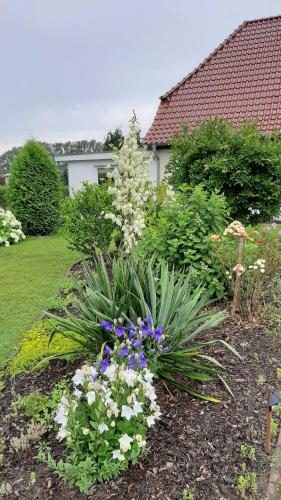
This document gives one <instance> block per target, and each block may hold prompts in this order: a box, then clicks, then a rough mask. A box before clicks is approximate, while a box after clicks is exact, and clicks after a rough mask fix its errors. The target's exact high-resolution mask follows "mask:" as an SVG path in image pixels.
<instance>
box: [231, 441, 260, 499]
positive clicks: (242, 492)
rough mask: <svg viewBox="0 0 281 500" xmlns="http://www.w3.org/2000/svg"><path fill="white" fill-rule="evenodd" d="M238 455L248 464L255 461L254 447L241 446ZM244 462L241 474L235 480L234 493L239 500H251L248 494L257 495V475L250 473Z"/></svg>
mask: <svg viewBox="0 0 281 500" xmlns="http://www.w3.org/2000/svg"><path fill="white" fill-rule="evenodd" d="M240 453H241V457H242V458H243V459H244V460H245V462H247V463H248V464H251V463H252V462H255V461H256V450H255V448H254V447H252V446H248V445H245V444H242V445H241V447H240ZM245 462H244V463H243V464H242V467H241V474H240V476H239V477H238V480H237V486H236V491H237V493H238V495H239V497H241V498H252V497H249V495H250V494H253V495H254V496H255V495H256V494H257V474H256V472H250V471H249V470H248V465H247V463H245Z"/></svg>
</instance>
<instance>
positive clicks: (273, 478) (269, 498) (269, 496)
mask: <svg viewBox="0 0 281 500" xmlns="http://www.w3.org/2000/svg"><path fill="white" fill-rule="evenodd" d="M272 458H273V460H274V465H273V468H272V470H271V473H270V477H269V481H268V486H267V493H266V500H277V499H278V500H279V496H277V494H278V493H279V491H278V490H279V488H280V490H281V429H280V432H279V437H278V441H277V446H276V449H275V451H274V454H273V456H272ZM280 498H281V496H280Z"/></svg>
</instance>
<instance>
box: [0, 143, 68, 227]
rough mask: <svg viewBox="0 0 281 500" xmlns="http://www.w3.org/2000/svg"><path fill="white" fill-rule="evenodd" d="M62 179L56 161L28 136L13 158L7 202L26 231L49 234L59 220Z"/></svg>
mask: <svg viewBox="0 0 281 500" xmlns="http://www.w3.org/2000/svg"><path fill="white" fill-rule="evenodd" d="M60 197H61V183H60V178H59V173H58V168H57V165H56V163H55V162H54V161H53V159H52V158H51V156H50V155H49V153H48V152H47V150H46V149H45V148H44V147H43V146H42V145H41V144H39V143H38V142H36V141H34V140H29V141H28V142H27V143H26V144H25V146H24V147H23V148H22V149H21V150H20V152H19V154H18V155H17V156H16V158H15V159H14V161H13V164H12V167H11V174H10V178H9V184H8V199H9V206H10V208H11V210H12V212H13V213H14V215H15V216H16V218H17V219H19V220H20V221H21V223H22V227H23V231H24V233H26V234H28V235H41V234H42V235H43V234H49V233H51V232H52V230H53V229H54V228H55V226H56V225H57V224H58V221H59V206H60Z"/></svg>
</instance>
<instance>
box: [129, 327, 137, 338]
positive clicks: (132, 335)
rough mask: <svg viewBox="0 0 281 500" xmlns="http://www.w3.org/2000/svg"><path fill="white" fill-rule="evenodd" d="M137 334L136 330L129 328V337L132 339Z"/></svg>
mask: <svg viewBox="0 0 281 500" xmlns="http://www.w3.org/2000/svg"><path fill="white" fill-rule="evenodd" d="M135 334H136V332H135V330H131V329H130V330H129V338H130V339H131V340H132V339H133V338H134V336H135Z"/></svg>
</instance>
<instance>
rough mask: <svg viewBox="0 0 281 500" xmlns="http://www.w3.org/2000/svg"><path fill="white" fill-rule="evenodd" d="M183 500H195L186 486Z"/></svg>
mask: <svg viewBox="0 0 281 500" xmlns="http://www.w3.org/2000/svg"><path fill="white" fill-rule="evenodd" d="M182 500H194V496H193V494H192V493H191V491H190V489H189V487H188V486H186V487H185V488H184V490H183V492H182Z"/></svg>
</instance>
